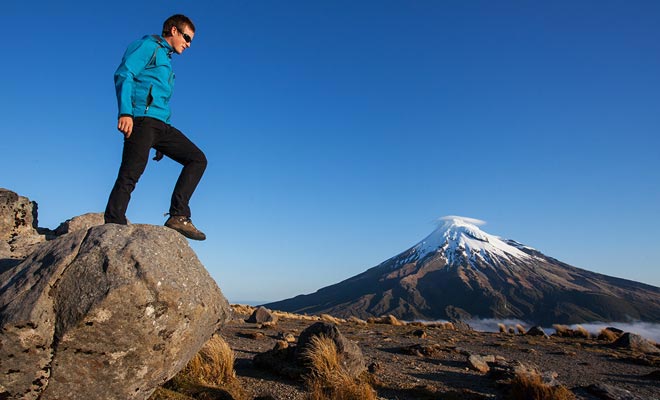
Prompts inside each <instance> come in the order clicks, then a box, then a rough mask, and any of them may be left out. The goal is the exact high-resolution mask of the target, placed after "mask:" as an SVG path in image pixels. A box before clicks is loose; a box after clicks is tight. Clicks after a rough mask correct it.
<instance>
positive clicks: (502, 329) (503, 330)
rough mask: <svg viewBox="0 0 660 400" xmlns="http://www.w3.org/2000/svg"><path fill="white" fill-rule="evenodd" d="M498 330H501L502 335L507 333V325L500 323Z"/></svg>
mask: <svg viewBox="0 0 660 400" xmlns="http://www.w3.org/2000/svg"><path fill="white" fill-rule="evenodd" d="M497 328H498V329H499V330H500V333H506V325H504V324H503V323H498V324H497Z"/></svg>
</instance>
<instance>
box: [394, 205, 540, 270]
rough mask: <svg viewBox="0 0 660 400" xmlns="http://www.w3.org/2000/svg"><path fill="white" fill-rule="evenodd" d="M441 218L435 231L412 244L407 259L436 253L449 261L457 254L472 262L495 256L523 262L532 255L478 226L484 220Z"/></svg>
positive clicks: (416, 258)
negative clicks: (409, 255)
mask: <svg viewBox="0 0 660 400" xmlns="http://www.w3.org/2000/svg"><path fill="white" fill-rule="evenodd" d="M440 221H442V222H441V223H440V224H439V226H438V228H437V229H436V230H434V231H433V232H432V233H431V234H430V235H429V236H427V237H426V238H425V239H424V240H422V241H421V242H419V243H418V244H416V245H415V246H413V248H412V251H411V252H412V254H411V258H410V259H408V260H405V261H404V262H410V261H412V260H421V259H423V258H424V257H426V256H428V255H429V254H433V253H437V252H440V253H442V254H444V256H445V258H447V261H448V263H449V264H452V263H454V262H455V261H456V259H457V257H461V256H462V257H464V258H465V259H467V260H468V261H469V262H470V263H471V264H472V265H474V264H475V262H477V261H488V260H492V259H494V258H499V259H502V260H505V261H506V260H508V261H514V260H515V261H524V260H529V259H530V258H531V257H532V256H530V255H529V254H527V253H525V252H523V251H522V250H520V249H519V248H518V247H517V246H515V245H513V244H512V243H515V242H507V241H504V240H502V239H501V238H499V237H498V236H494V235H490V234H488V233H486V232H484V231H482V230H481V229H479V227H478V225H483V224H485V222H483V221H481V220H478V219H474V218H466V217H458V216H447V217H442V218H440ZM516 244H517V243H516ZM528 249H530V250H533V249H531V248H528Z"/></svg>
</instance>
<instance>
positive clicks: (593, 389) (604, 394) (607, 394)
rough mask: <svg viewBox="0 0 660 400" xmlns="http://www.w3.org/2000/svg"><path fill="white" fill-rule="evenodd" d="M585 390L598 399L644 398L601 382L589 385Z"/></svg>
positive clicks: (628, 399) (637, 399)
mask: <svg viewBox="0 0 660 400" xmlns="http://www.w3.org/2000/svg"><path fill="white" fill-rule="evenodd" d="M585 390H586V391H587V392H588V393H590V394H592V395H594V396H596V397H598V398H599V399H604V400H644V399H643V398H642V397H639V396H637V395H634V394H632V393H630V392H629V391H627V390H625V389H621V388H617V387H614V386H612V385H608V384H606V383H602V382H601V383H595V384H593V385H589V386H587V387H586V388H585Z"/></svg>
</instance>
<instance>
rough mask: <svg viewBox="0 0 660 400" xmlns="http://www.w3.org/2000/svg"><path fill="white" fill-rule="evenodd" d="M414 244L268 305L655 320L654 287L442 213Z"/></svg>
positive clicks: (428, 316)
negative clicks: (548, 253)
mask: <svg viewBox="0 0 660 400" xmlns="http://www.w3.org/2000/svg"><path fill="white" fill-rule="evenodd" d="M440 221H441V222H440V223H439V224H438V227H437V229H435V230H434V231H433V232H431V234H430V235H428V236H427V237H426V238H424V239H423V240H422V241H420V242H419V243H417V244H415V245H414V246H412V247H410V248H409V249H408V250H406V251H404V252H402V253H401V254H399V255H396V256H394V257H392V258H390V259H388V260H386V261H384V262H383V263H381V264H380V265H378V266H376V267H373V268H371V269H369V270H367V271H365V272H363V273H361V274H359V275H356V276H354V277H352V278H349V279H346V280H345V281H343V282H340V283H337V284H334V285H331V286H328V287H325V288H322V289H319V290H318V291H317V292H315V293H312V294H309V295H300V296H296V297H294V298H291V299H288V300H283V301H279V302H275V303H270V304H267V305H266V306H267V307H270V308H273V309H279V310H284V311H292V312H299V313H303V312H304V313H328V314H333V315H336V316H341V317H348V316H357V317H360V318H368V317H371V316H381V315H385V314H392V315H394V316H396V317H398V318H402V319H408V320H413V319H425V320H435V319H452V318H468V317H480V318H518V319H521V320H525V321H529V322H535V323H541V324H553V323H582V322H588V321H617V320H618V321H625V320H641V321H650V322H660V288H657V287H655V286H650V285H646V284H643V283H638V282H633V281H628V280H625V279H620V278H613V277H610V276H606V275H602V274H597V273H594V272H590V271H586V270H583V269H579V268H575V267H572V266H570V265H568V264H565V263H562V262H560V261H558V260H556V259H554V258H551V257H547V256H545V255H544V254H543V253H541V252H540V251H538V250H535V249H533V248H531V247H528V246H525V245H523V244H521V243H518V242H516V241H514V240H509V239H503V238H500V237H498V236H495V235H491V234H489V233H486V232H484V231H483V230H481V229H480V228H479V226H480V225H483V224H484V222H483V221H479V220H476V219H472V218H466V217H457V216H449V217H444V218H441V219H440Z"/></svg>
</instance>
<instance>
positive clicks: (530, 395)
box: [509, 372, 575, 400]
mask: <svg viewBox="0 0 660 400" xmlns="http://www.w3.org/2000/svg"><path fill="white" fill-rule="evenodd" d="M509 399H512V400H573V399H575V395H574V394H573V392H571V391H570V390H568V389H567V388H566V386H562V385H557V386H550V385H547V384H545V383H543V379H542V378H541V375H539V373H538V372H529V373H516V376H515V377H514V378H513V380H512V381H511V390H510V392H509Z"/></svg>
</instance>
